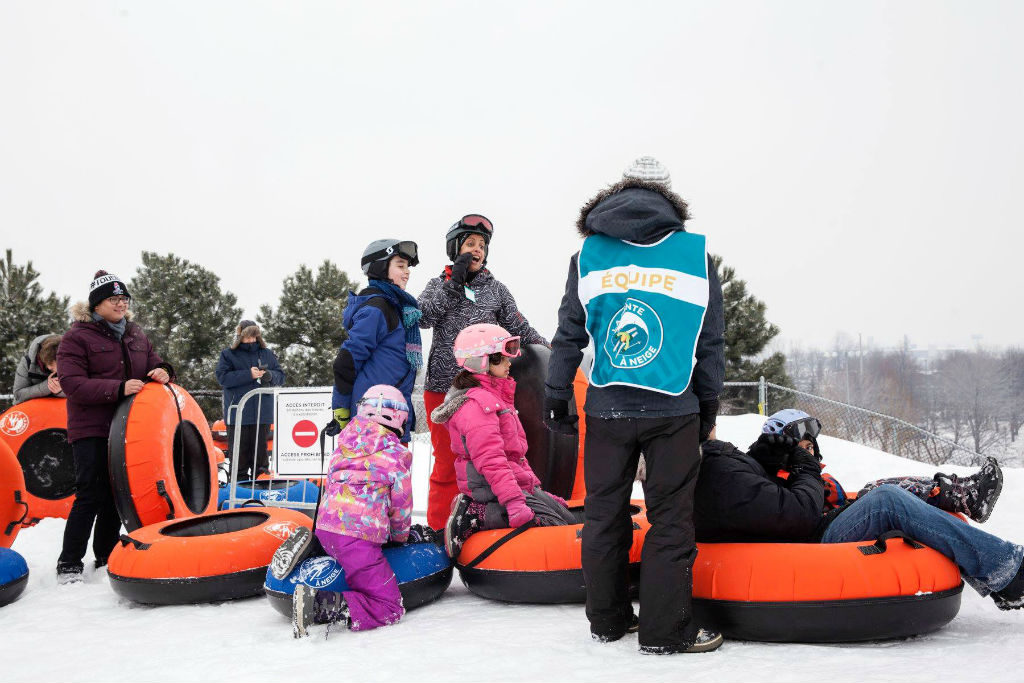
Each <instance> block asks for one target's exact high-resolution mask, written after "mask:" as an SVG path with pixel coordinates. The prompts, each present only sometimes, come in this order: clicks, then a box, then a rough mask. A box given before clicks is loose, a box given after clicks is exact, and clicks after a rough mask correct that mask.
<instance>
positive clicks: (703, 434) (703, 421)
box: [700, 399, 718, 443]
mask: <svg viewBox="0 0 1024 683" xmlns="http://www.w3.org/2000/svg"><path fill="white" fill-rule="evenodd" d="M716 420H718V399H713V400H711V401H701V402H700V442H701V443H704V442H705V441H707V440H708V435H709V434H711V430H712V429H714V428H715V421H716Z"/></svg>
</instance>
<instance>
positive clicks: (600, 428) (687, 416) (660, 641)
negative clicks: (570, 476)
mask: <svg viewBox="0 0 1024 683" xmlns="http://www.w3.org/2000/svg"><path fill="white" fill-rule="evenodd" d="M623 176H624V177H623V180H622V181H620V182H619V183H617V184H615V185H612V186H611V187H609V188H608V189H606V190H604V191H603V192H601V193H599V194H598V195H597V196H596V197H594V198H593V199H591V200H590V202H588V203H587V204H586V206H584V207H583V209H582V211H581V212H580V218H579V220H578V221H577V228H578V230H579V232H580V235H581V236H582V237H584V238H585V241H584V243H583V247H582V248H581V250H580V251H579V252H578V253H577V254H576V255H574V256H573V257H572V259H571V260H570V264H569V277H568V280H567V282H566V287H565V295H564V296H563V298H562V303H561V307H560V308H559V311H558V331H557V332H556V333H555V336H554V338H553V340H552V353H551V361H550V364H549V366H548V379H547V386H546V400H545V409H544V410H545V421H546V422H547V423H548V426H549V427H550V428H551V429H553V430H555V431H563V432H572V431H575V429H576V426H575V423H576V419H577V418H576V416H575V415H569V401H570V400H572V397H573V389H572V381H573V378H574V376H575V373H576V368H577V367H578V366H579V364H580V362H581V360H582V358H583V349H584V347H586V346H587V345H588V344H589V343H591V341H592V342H593V344H594V363H593V365H592V368H591V374H590V378H589V379H590V386H589V388H588V390H587V398H586V406H585V408H586V414H587V415H586V419H587V423H586V427H587V430H586V443H585V446H584V463H585V464H584V468H585V469H584V479H585V483H586V488H587V497H586V502H585V508H586V523H585V524H584V527H583V575H584V579H585V580H586V584H587V618H588V619H589V620H590V630H591V634H592V636H593V637H594V638H595V639H596V640H599V641H604V642H607V641H613V640H618V639H619V638H621V637H622V636H623V635H624V634H625V633H626V632H627V631H634V630H637V629H638V630H639V643H640V650H641V652H645V653H653V654H672V653H677V652H704V651H709V650H713V649H715V648H717V647H718V646H719V645H720V644H721V642H722V637H721V635H719V634H717V633H712V632H710V631H708V630H706V629H700V628H698V626H697V624H695V623H694V621H693V610H692V588H693V586H692V584H693V577H692V566H693V562H694V560H695V559H696V555H697V551H696V544H695V541H694V533H693V518H692V512H693V490H694V486H695V484H696V479H697V472H698V469H699V467H700V453H699V448H698V443H699V441H700V440H703V439H704V438H706V437H707V434H708V433H709V432H710V431H711V429H712V428H713V427H714V424H715V419H716V416H717V413H718V394H719V392H720V390H721V388H722V381H723V379H724V372H725V359H724V349H723V342H724V340H723V334H724V327H725V325H724V314H723V310H722V288H721V284H720V283H719V281H718V277H717V275H716V273H715V269H714V266H713V265H712V263H711V260H710V257H709V256H708V254H707V249H706V246H705V242H704V238H703V236H701V235H694V234H690V233H687V232H686V230H685V228H684V223H685V221H686V219H687V218H688V217H689V214H688V210H687V204H686V202H685V201H683V199H682V198H681V197H679V195H677V194H675V193H674V192H672V190H671V181H670V178H669V174H668V171H666V170H665V168H664V167H663V166H661V164H659V163H658V162H657V160H655V159H653V158H651V157H642V158H640V159H638V160H637V161H636V162H635V163H634V164H633V166H632V167H631V168H629V169H627V171H626V172H625V173H624V174H623ZM641 452H643V453H644V456H645V458H646V460H647V475H648V476H647V479H646V481H645V483H644V497H645V500H646V505H647V517H648V519H649V520H650V522H651V528H650V530H649V531H648V533H647V536H646V538H645V541H644V548H643V558H642V562H641V577H640V619H639V624H637V622H636V617H635V616H634V615H633V607H632V604H631V602H630V600H629V587H628V562H629V549H630V545H631V543H632V538H633V533H632V526H631V523H630V515H629V497H630V492H631V491H632V485H633V475H634V473H635V472H636V469H637V462H638V459H639V457H640V453H641Z"/></svg>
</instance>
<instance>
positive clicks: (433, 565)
mask: <svg viewBox="0 0 1024 683" xmlns="http://www.w3.org/2000/svg"><path fill="white" fill-rule="evenodd" d="M384 559H386V560H387V561H388V564H390V565H391V569H392V570H393V571H394V572H395V577H396V578H397V579H398V589H399V590H400V591H401V592H402V604H403V605H404V606H405V609H406V610H411V609H416V608H417V607H421V606H423V605H426V604H427V603H430V602H433V601H434V600H437V599H438V598H439V597H441V594H442V593H444V592H445V591H446V590H447V589H448V586H449V585H450V584H451V582H452V563H451V560H449V559H448V555H447V553H445V550H444V548H442V547H441V546H439V545H437V544H436V543H406V544H403V545H395V546H384ZM300 583H303V584H306V585H307V586H312V587H313V588H320V589H324V590H329V591H339V592H340V591H347V590H348V589H349V588H348V584H347V583H345V573H344V571H342V569H341V565H339V564H338V561H337V560H335V559H334V558H333V557H331V556H329V555H321V556H319V557H310V558H309V559H307V560H305V561H304V562H303V563H302V564H300V565H299V566H298V567H296V568H295V571H293V572H292V573H291V574H289V575H288V576H286V577H285V578H284V579H276V578H274V575H273V574H271V573H270V570H269V569H268V570H267V581H266V583H265V584H264V585H263V590H264V591H265V592H266V594H267V599H268V600H270V604H271V605H272V606H273V607H274V609H276V610H277V611H278V612H280V613H281V614H283V615H284V616H286V617H289V618H290V617H291V616H292V593H294V592H295V586H297V585H298V584H300Z"/></svg>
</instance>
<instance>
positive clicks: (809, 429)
mask: <svg viewBox="0 0 1024 683" xmlns="http://www.w3.org/2000/svg"><path fill="white" fill-rule="evenodd" d="M782 431H784V432H786V433H787V434H789V435H790V436H792V437H793V438H794V439H796V440H797V441H803V440H804V439H808V440H810V439H816V438H818V434H821V422H819V421H818V419H817V418H814V417H805V418H803V419H802V420H797V421H796V422H790V423H789V424H788V425H786V427H785V428H784V429H783V430H782Z"/></svg>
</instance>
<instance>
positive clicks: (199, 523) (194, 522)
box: [107, 423, 311, 605]
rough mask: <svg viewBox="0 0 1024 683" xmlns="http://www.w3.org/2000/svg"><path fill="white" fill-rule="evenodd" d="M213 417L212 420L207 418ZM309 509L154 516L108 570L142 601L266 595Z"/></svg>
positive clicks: (114, 582)
mask: <svg viewBox="0 0 1024 683" xmlns="http://www.w3.org/2000/svg"><path fill="white" fill-rule="evenodd" d="M204 424H205V423H204ZM310 524H311V522H310V519H309V517H307V516H306V515H304V514H302V513H301V512H295V511H294V510H286V509H284V508H246V509H239V510H228V511H225V512H217V513H214V514H211V515H201V516H199V517H190V518H188V519H182V520H172V521H166V522H160V523H158V524H151V525H149V526H146V527H143V528H141V529H136V530H135V531H132V532H131V533H130V534H125V535H122V536H121V543H120V545H117V546H115V547H114V551H113V552H112V553H110V561H109V566H108V568H107V572H108V574H109V576H110V585H111V586H112V587H113V589H114V591H115V592H116V593H117V594H118V595H121V596H122V597H126V598H128V599H129V600H134V601H135V602H141V603H146V604H152V605H180V604H190V603H199V602H216V601H220V600H234V599H236V598H245V597H248V596H250V595H262V594H263V583H264V581H265V580H266V578H267V566H268V565H269V564H270V560H271V558H272V557H273V556H274V551H275V550H277V548H278V547H279V546H280V545H281V543H282V542H283V541H284V540H285V539H287V538H288V537H289V536H291V534H292V533H293V532H294V531H295V530H296V529H297V528H298V527H300V526H304V527H307V528H309V526H310Z"/></svg>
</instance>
